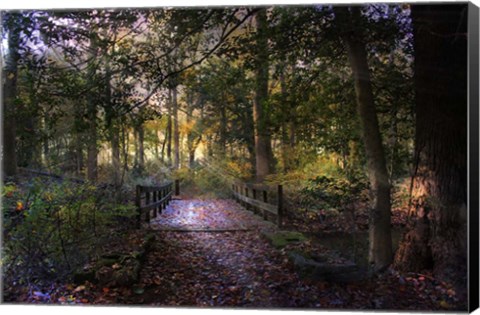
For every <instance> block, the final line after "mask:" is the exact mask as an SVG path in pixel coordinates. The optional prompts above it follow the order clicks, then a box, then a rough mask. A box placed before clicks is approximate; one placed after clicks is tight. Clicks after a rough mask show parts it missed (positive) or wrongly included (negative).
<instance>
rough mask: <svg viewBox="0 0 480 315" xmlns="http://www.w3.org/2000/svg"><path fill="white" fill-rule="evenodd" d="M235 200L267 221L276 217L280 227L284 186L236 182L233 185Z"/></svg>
mask: <svg viewBox="0 0 480 315" xmlns="http://www.w3.org/2000/svg"><path fill="white" fill-rule="evenodd" d="M232 192H233V198H234V199H235V200H236V201H237V202H239V203H240V204H241V205H242V206H244V207H245V208H247V209H249V210H252V211H253V212H254V213H257V214H260V215H261V216H262V217H263V218H264V219H265V220H268V219H269V218H270V217H272V216H273V217H275V222H276V224H277V225H278V226H281V225H282V219H283V186H282V185H277V186H276V191H275V187H272V186H267V185H263V184H252V183H243V182H235V183H233V184H232Z"/></svg>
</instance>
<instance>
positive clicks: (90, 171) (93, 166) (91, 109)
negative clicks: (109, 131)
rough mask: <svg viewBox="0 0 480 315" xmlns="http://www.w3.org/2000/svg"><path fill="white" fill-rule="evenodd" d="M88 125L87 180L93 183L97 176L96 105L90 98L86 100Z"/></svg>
mask: <svg viewBox="0 0 480 315" xmlns="http://www.w3.org/2000/svg"><path fill="white" fill-rule="evenodd" d="M88 124H89V128H88V144H87V179H88V180H89V181H92V182H94V181H96V180H97V176H98V160H97V156H98V148H97V105H96V104H95V102H94V100H93V97H91V96H89V100H88Z"/></svg>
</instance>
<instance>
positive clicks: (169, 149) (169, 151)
mask: <svg viewBox="0 0 480 315" xmlns="http://www.w3.org/2000/svg"><path fill="white" fill-rule="evenodd" d="M167 107H168V108H167V111H168V117H167V118H168V121H167V133H166V137H167V160H168V165H169V166H171V165H172V119H173V118H172V117H173V113H172V89H169V90H168V102H167Z"/></svg>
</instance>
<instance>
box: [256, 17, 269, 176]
mask: <svg viewBox="0 0 480 315" xmlns="http://www.w3.org/2000/svg"><path fill="white" fill-rule="evenodd" d="M255 18H256V28H257V35H256V45H257V47H256V48H257V54H256V56H255V67H256V87H255V99H254V102H253V121H254V132H255V169H256V180H257V181H259V182H260V181H263V180H264V179H265V176H266V175H268V174H270V173H271V156H272V153H271V143H270V134H269V131H268V117H267V115H268V112H267V111H266V109H265V106H266V101H267V100H268V45H267V32H268V29H267V28H268V24H267V23H268V22H267V14H266V10H265V9H261V10H260V11H258V13H257V14H256V16H255Z"/></svg>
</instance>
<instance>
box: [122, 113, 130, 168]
mask: <svg viewBox="0 0 480 315" xmlns="http://www.w3.org/2000/svg"><path fill="white" fill-rule="evenodd" d="M122 120H123V121H122V127H121V128H122V156H123V173H125V172H126V171H127V170H128V142H129V141H128V131H127V130H126V128H127V127H126V126H125V122H124V119H122Z"/></svg>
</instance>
